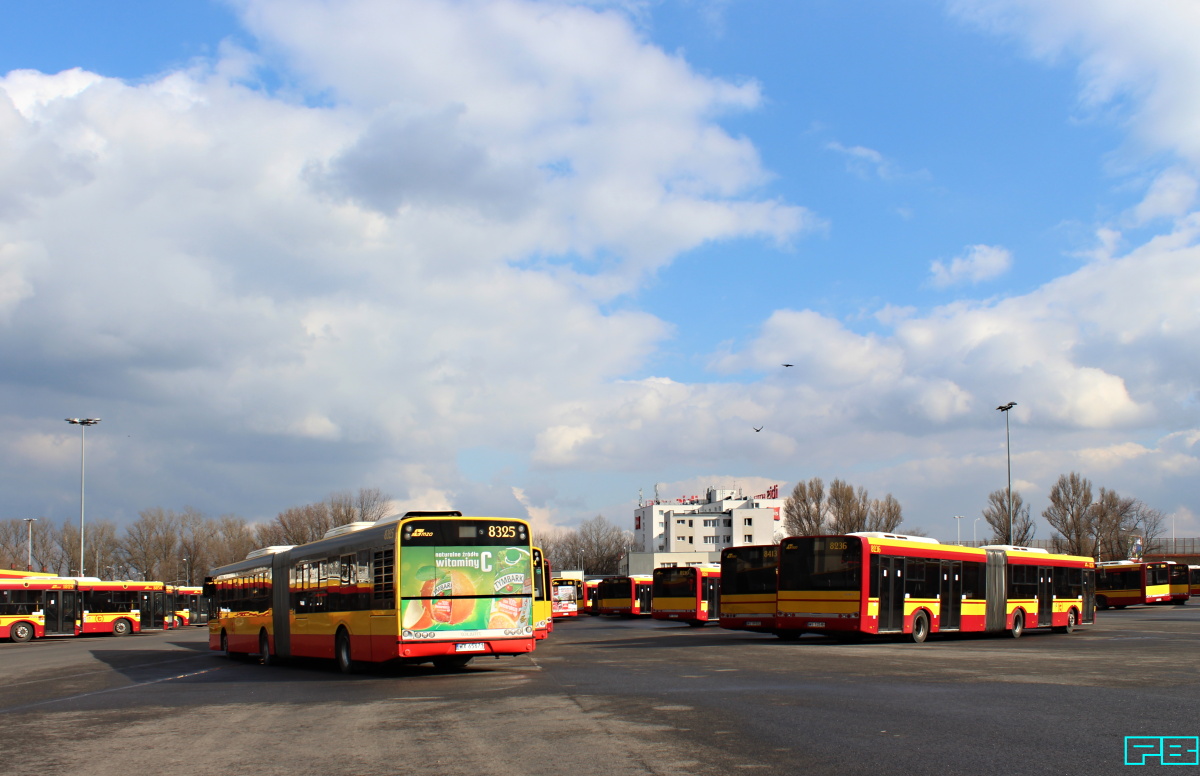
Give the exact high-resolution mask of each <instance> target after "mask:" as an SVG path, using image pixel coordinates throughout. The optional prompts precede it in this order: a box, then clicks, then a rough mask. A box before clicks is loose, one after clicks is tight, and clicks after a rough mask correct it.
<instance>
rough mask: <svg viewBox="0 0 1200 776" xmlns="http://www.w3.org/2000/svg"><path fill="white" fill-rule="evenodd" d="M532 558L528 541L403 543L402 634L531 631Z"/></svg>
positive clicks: (475, 635)
mask: <svg viewBox="0 0 1200 776" xmlns="http://www.w3.org/2000/svg"><path fill="white" fill-rule="evenodd" d="M532 593H533V563H532V560H531V558H530V554H529V548H528V547H506V546H503V545H496V546H483V547H462V546H459V547H445V546H434V547H411V546H410V547H404V548H403V549H402V551H401V556H400V597H401V599H402V600H401V612H402V614H401V617H402V619H401V627H402V634H401V635H402V637H403V638H406V639H488V638H512V637H514V636H530V635H532V634H533V624H532V621H533V617H532V608H533V606H532V604H533V599H532Z"/></svg>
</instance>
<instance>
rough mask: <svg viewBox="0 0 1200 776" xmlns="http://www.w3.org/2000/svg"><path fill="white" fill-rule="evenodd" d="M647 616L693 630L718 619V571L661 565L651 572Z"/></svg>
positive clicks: (719, 584) (719, 581) (719, 603)
mask: <svg viewBox="0 0 1200 776" xmlns="http://www.w3.org/2000/svg"><path fill="white" fill-rule="evenodd" d="M653 578H654V582H653V585H652V588H651V590H652V593H651V602H650V616H651V617H653V618H654V619H656V620H678V621H679V622H686V623H687V624H688V625H690V626H692V627H694V628H696V627H699V626H701V625H703V624H704V623H706V622H708V621H710V620H718V619H720V616H721V570H720V569H719V568H708V567H700V566H664V567H662V568H657V569H655V570H654V574H653Z"/></svg>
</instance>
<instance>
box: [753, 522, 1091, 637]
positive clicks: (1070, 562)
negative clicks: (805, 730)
mask: <svg viewBox="0 0 1200 776" xmlns="http://www.w3.org/2000/svg"><path fill="white" fill-rule="evenodd" d="M1094 610H1095V562H1094V561H1093V560H1092V559H1091V558H1084V557H1076V556H1072V555H1053V554H1050V553H1048V552H1046V551H1045V550H1037V549H1031V548H1028V547H1009V546H993V547H980V548H975V547H960V546H957V545H946V544H941V543H939V542H938V541H937V540H936V539H928V538H925V537H911V536H903V535H899V534H885V533H875V532H869V533H853V534H848V535H844V536H794V537H791V538H788V539H785V540H784V541H783V542H782V543H781V544H780V549H779V603H778V614H777V618H778V619H777V632H778V633H779V634H780V635H781V636H782V637H785V638H797V637H799V636H800V635H802V634H804V633H825V634H829V635H834V636H839V635H841V636H853V635H859V634H875V633H893V634H908V635H909V636H910V637H911V638H912V640H913V641H914V642H916V643H921V642H923V641H925V639H926V637H927V636H928V635H929V634H930V633H939V632H940V633H945V632H963V633H965V632H993V633H995V632H1001V631H1007V632H1008V633H1009V634H1010V635H1011V636H1012V637H1013V638H1018V637H1019V636H1020V635H1021V634H1022V633H1023V632H1024V631H1025V629H1026V628H1047V627H1048V628H1053V629H1055V630H1058V631H1061V632H1066V633H1070V632H1071V631H1073V630H1074V629H1075V628H1076V626H1078V625H1079V624H1081V623H1092V622H1094V620H1095V611H1094Z"/></svg>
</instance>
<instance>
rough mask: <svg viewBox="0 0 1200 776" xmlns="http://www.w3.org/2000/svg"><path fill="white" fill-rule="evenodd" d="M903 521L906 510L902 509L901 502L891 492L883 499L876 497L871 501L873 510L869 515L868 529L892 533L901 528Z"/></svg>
mask: <svg viewBox="0 0 1200 776" xmlns="http://www.w3.org/2000/svg"><path fill="white" fill-rule="evenodd" d="M863 496H864V497H865V496H866V491H863ZM902 522H904V510H903V509H901V507H900V502H899V501H897V500H896V497H895V496H893V495H892V494H891V493H889V494H887V495H886V496H884V497H883V498H882V499H875V500H874V501H872V502H871V512H870V515H869V516H868V517H867V530H868V531H885V532H889V533H890V532H892V531H895V530H896V529H897V528H899V527H900V523H902Z"/></svg>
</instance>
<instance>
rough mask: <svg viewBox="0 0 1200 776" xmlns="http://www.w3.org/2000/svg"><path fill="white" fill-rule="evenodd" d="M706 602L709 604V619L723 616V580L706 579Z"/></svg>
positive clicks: (716, 578)
mask: <svg viewBox="0 0 1200 776" xmlns="http://www.w3.org/2000/svg"><path fill="white" fill-rule="evenodd" d="M703 579H704V600H705V601H707V602H708V619H710V620H715V619H717V618H719V617H720V616H721V578H720V577H704V578H703Z"/></svg>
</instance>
